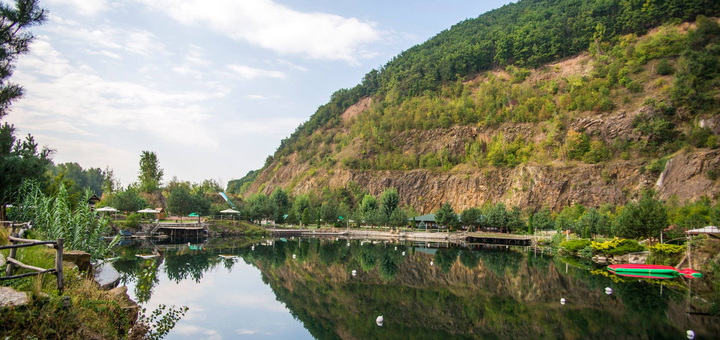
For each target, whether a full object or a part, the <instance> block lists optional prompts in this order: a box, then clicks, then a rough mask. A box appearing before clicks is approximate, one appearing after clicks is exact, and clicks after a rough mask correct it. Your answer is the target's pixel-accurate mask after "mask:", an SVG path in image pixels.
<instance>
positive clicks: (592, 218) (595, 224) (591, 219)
mask: <svg viewBox="0 0 720 340" xmlns="http://www.w3.org/2000/svg"><path fill="white" fill-rule="evenodd" d="M607 224H608V220H607V217H606V216H604V215H602V214H600V212H598V211H597V210H596V209H588V210H587V211H586V212H585V213H584V214H583V215H582V216H580V218H579V219H578V221H577V225H576V226H575V229H576V233H577V234H579V235H582V237H584V238H591V237H593V236H594V235H595V234H600V233H602V232H601V231H606V230H607V227H606V225H607Z"/></svg>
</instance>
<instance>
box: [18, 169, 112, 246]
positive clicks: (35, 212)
mask: <svg viewBox="0 0 720 340" xmlns="http://www.w3.org/2000/svg"><path fill="white" fill-rule="evenodd" d="M19 195H20V206H19V207H18V209H14V210H13V219H15V220H18V221H33V232H35V233H38V234H39V235H38V236H39V237H41V238H43V239H49V240H54V239H58V238H63V239H64V245H65V248H66V249H70V250H82V251H86V252H88V253H90V255H91V256H92V258H93V259H99V258H103V257H105V256H106V255H107V253H108V251H109V250H110V249H111V248H112V247H113V246H114V245H115V244H117V242H118V241H119V237H117V236H116V237H115V239H113V241H112V242H110V244H108V243H106V242H105V240H104V239H103V236H104V235H105V234H106V233H107V232H108V231H109V230H110V226H109V225H108V220H107V218H105V217H100V216H98V214H97V212H95V211H92V210H91V209H90V207H89V206H88V205H87V204H86V203H85V202H86V200H87V198H85V199H84V200H83V201H81V202H79V203H78V204H77V207H76V208H75V209H73V208H72V204H71V202H70V197H69V195H68V192H67V190H65V187H64V186H60V189H59V190H58V194H57V195H56V196H47V195H45V194H44V193H43V192H42V191H41V190H40V188H39V187H38V186H37V184H36V183H34V182H31V181H27V182H25V183H23V185H22V186H21V188H20V190H19Z"/></svg>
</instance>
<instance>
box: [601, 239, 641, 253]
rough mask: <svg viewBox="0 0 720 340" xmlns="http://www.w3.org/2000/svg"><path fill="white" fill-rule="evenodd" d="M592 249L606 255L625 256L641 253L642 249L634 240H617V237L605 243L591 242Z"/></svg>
mask: <svg viewBox="0 0 720 340" xmlns="http://www.w3.org/2000/svg"><path fill="white" fill-rule="evenodd" d="M592 249H593V250H595V251H597V252H600V253H604V254H607V255H625V254H628V253H634V252H638V251H643V250H644V249H645V247H643V246H642V245H641V244H640V243H638V242H637V241H635V240H627V239H619V238H617V237H615V238H613V239H612V240H610V241H605V242H594V241H593V242H592Z"/></svg>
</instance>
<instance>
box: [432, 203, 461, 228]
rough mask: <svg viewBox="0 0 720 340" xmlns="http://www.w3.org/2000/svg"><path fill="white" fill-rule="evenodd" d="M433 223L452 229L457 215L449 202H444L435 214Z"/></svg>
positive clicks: (455, 223)
mask: <svg viewBox="0 0 720 340" xmlns="http://www.w3.org/2000/svg"><path fill="white" fill-rule="evenodd" d="M435 222H436V223H437V224H438V225H441V226H445V227H450V228H454V227H455V226H456V225H457V215H456V214H455V210H453V208H452V206H450V203H449V202H445V204H443V205H442V206H441V207H440V209H439V210H438V211H436V212H435Z"/></svg>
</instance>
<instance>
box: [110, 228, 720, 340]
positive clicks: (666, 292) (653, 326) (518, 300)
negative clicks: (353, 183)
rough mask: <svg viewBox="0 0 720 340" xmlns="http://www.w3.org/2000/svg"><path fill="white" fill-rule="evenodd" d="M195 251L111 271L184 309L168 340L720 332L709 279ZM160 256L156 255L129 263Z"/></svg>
mask: <svg viewBox="0 0 720 340" xmlns="http://www.w3.org/2000/svg"><path fill="white" fill-rule="evenodd" d="M187 241H188V240H180V241H177V243H178V244H157V243H150V242H149V241H143V242H144V243H140V244H131V245H128V246H125V247H123V248H122V249H121V252H122V257H121V258H120V259H118V260H117V261H115V263H114V265H115V267H116V268H117V269H118V271H119V272H120V273H121V274H122V284H125V285H127V286H128V293H129V294H130V295H131V297H132V298H133V299H134V300H136V301H139V302H141V303H142V305H143V306H144V307H146V308H147V309H148V310H152V309H154V308H156V307H157V306H158V305H160V304H165V305H176V306H188V307H189V311H188V312H187V314H186V315H185V317H184V318H183V319H182V320H181V321H180V322H178V324H177V325H176V326H175V328H174V329H173V330H172V331H171V332H170V334H169V335H168V336H167V338H166V339H193V340H197V339H260V338H263V339H268V338H272V339H448V338H452V339H475V338H482V339H517V338H522V339H526V338H530V339H687V338H688V336H687V331H688V330H692V331H693V332H694V334H695V337H694V338H695V339H711V338H717V334H720V319H719V318H718V317H717V316H713V315H711V314H710V313H709V312H716V311H717V310H718V306H717V302H718V299H717V297H716V295H717V294H716V292H715V293H713V292H712V289H711V288H709V287H710V286H709V284H710V283H709V282H706V281H707V280H705V279H697V280H693V281H688V280H685V281H683V279H681V278H677V279H671V280H646V279H640V280H639V279H637V278H627V277H620V276H616V275H613V274H610V273H608V272H607V271H606V270H605V269H604V268H602V267H596V266H594V265H593V264H592V263H590V262H587V261H581V260H578V259H567V258H561V257H559V256H554V255H552V254H549V252H548V250H545V251H544V252H543V251H542V250H541V249H534V248H530V247H515V248H514V247H506V246H486V247H476V248H475V249H467V248H461V247H459V246H457V245H452V244H447V243H421V242H415V243H412V242H410V243H389V242H384V241H359V240H353V241H347V240H335V239H327V240H320V239H303V240H298V239H275V240H269V239H268V240H265V239H260V240H248V239H215V240H211V241H209V242H208V241H206V242H202V243H200V241H198V240H191V241H190V243H189V244H188V242H187ZM154 248H157V249H160V250H161V252H162V256H160V257H156V258H155V259H150V260H145V259H142V258H140V257H137V256H135V255H136V254H147V253H149V252H150V251H151V250H152V249H154ZM353 271H354V272H355V275H353ZM688 282H689V283H688ZM606 287H609V288H611V289H612V293H611V294H607V293H606V290H605V289H606ZM703 292H704V293H703ZM708 292H709V293H708ZM561 299H565V300H564V301H565V304H561ZM381 315H382V316H383V319H384V321H383V323H382V326H379V325H378V324H377V322H376V319H377V317H378V316H381Z"/></svg>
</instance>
